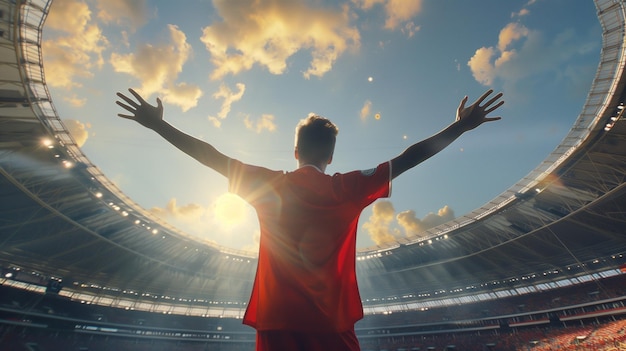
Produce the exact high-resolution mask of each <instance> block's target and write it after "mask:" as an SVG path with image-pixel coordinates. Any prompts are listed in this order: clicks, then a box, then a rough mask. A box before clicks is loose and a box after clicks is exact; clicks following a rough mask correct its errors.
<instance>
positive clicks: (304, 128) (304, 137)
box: [296, 114, 339, 163]
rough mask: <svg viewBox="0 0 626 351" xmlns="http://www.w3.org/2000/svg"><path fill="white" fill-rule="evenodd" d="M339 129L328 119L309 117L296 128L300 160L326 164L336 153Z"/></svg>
mask: <svg viewBox="0 0 626 351" xmlns="http://www.w3.org/2000/svg"><path fill="white" fill-rule="evenodd" d="M338 133H339V128H337V126H336V125H335V124H334V123H333V122H331V121H330V120H329V119H328V118H325V117H321V116H317V115H313V114H311V115H309V116H308V117H307V118H305V119H303V120H301V121H300V123H298V125H297V126H296V148H297V149H298V156H299V158H300V160H302V161H305V162H314V163H319V162H325V161H328V159H330V157H331V156H332V155H333V152H334V151H335V141H336V140H337V134H338Z"/></svg>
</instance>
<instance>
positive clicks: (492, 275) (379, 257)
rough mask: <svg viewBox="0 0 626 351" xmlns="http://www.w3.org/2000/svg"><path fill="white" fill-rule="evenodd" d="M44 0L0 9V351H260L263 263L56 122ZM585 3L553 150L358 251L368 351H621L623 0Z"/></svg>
mask: <svg viewBox="0 0 626 351" xmlns="http://www.w3.org/2000/svg"><path fill="white" fill-rule="evenodd" d="M50 5H51V1H44V0H0V77H1V79H0V173H1V177H0V198H1V199H2V201H1V202H0V269H1V270H2V276H0V291H1V293H0V349H2V350H42V351H45V350H180V351H193V350H224V351H230V350H233V351H239V350H254V344H255V332H254V330H253V329H251V328H249V327H247V326H244V325H242V323H241V318H242V316H243V313H244V311H245V309H246V304H247V301H248V298H249V294H250V290H251V288H252V283H253V279H254V274H255V269H256V260H257V258H256V256H255V255H253V254H250V253H248V252H244V251H239V250H234V249H230V248H226V247H220V246H216V245H212V244H210V243H206V242H204V241H201V240H199V239H197V238H195V237H193V236H190V235H188V234H186V233H183V232H181V231H179V230H178V229H176V228H174V227H172V226H170V225H168V224H167V223H165V222H163V221H162V220H160V219H158V218H156V217H155V216H154V215H152V214H151V213H150V212H148V211H146V210H145V209H143V208H142V207H141V206H139V205H138V204H137V203H135V202H134V201H133V200H132V199H131V198H129V197H128V196H126V195H125V194H124V193H123V192H122V191H121V190H120V189H118V188H117V186H116V185H115V184H114V183H113V182H112V181H111V180H110V179H108V178H107V177H106V176H105V175H104V174H103V173H102V172H101V171H100V170H99V169H98V167H97V165H94V164H92V163H91V161H90V160H89V159H88V158H87V156H85V155H84V154H83V152H82V151H81V149H80V148H79V147H78V146H77V144H76V142H75V141H74V140H73V138H72V136H71V135H70V134H69V132H68V130H67V129H66V128H65V126H64V125H63V123H62V122H61V117H60V116H59V115H58V113H57V111H56V110H55V107H54V104H53V101H52V99H51V96H50V93H49V91H48V87H47V85H46V80H45V76H44V67H43V59H42V53H41V36H42V29H43V24H44V22H45V19H46V16H47V14H48V10H49V7H50ZM595 6H596V9H597V16H598V21H599V22H600V24H601V27H602V38H601V40H602V51H601V55H600V62H599V63H598V67H597V71H596V75H595V78H594V80H593V83H592V85H591V87H590V89H589V93H588V95H587V100H586V101H585V104H584V106H583V109H582V111H581V112H580V114H579V116H578V117H577V118H576V121H575V123H574V125H573V126H572V127H571V129H570V131H569V133H568V134H567V136H566V137H565V138H564V139H563V140H562V141H561V143H560V144H559V145H558V147H557V148H556V149H555V150H554V151H553V152H552V153H551V154H549V155H548V156H547V157H546V158H545V160H544V161H543V162H542V163H541V164H539V165H538V166H537V167H536V168H535V169H533V170H532V171H531V172H530V173H529V174H528V175H527V176H525V177H524V178H523V179H521V180H519V181H518V182H517V183H516V184H513V185H512V186H511V187H509V188H508V189H506V190H505V191H504V192H502V193H501V194H500V195H499V196H497V197H496V198H494V199H492V200H491V201H489V202H488V203H486V204H485V205H483V206H482V207H480V208H478V209H476V210H475V211H473V212H471V213H467V214H465V215H462V216H460V217H457V218H456V219H454V220H453V221H450V222H448V223H445V224H443V225H440V226H437V227H435V228H432V229H429V230H428V232H427V233H426V234H427V235H426V236H424V237H420V238H419V239H415V240H412V239H407V240H404V241H399V242H396V243H394V244H390V245H387V246H379V247H377V248H375V249H368V250H362V251H360V252H358V253H357V262H356V263H357V274H358V281H359V287H360V291H361V296H362V299H363V305H364V311H365V318H364V319H363V320H362V321H360V322H359V323H358V324H357V325H356V332H357V336H358V337H359V340H360V343H361V347H362V349H363V350H372V351H374V350H376V351H379V350H387V351H400V350H402V351H409V350H411V351H413V350H554V349H559V350H626V318H624V317H625V316H626V275H625V274H624V273H626V185H625V184H624V182H625V180H626V124H624V120H623V113H624V104H623V102H624V101H625V99H626V87H625V85H626V72H625V70H624V69H625V67H626V2H623V1H617V0H595ZM113 258H114V259H113ZM407 282H415V283H414V284H407Z"/></svg>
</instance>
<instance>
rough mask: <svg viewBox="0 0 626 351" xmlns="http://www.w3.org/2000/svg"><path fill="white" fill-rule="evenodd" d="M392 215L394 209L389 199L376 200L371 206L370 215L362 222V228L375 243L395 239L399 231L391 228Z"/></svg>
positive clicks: (378, 243)
mask: <svg viewBox="0 0 626 351" xmlns="http://www.w3.org/2000/svg"><path fill="white" fill-rule="evenodd" d="M394 215H395V210H394V208H393V204H392V203H391V202H390V201H384V200H383V201H377V202H375V203H374V205H373V206H372V215H371V216H370V218H369V219H368V220H367V222H365V223H363V229H365V230H366V231H367V233H368V234H369V237H370V239H372V241H373V242H374V243H375V244H376V245H380V244H384V243H389V242H393V241H395V240H396V238H397V235H398V234H399V233H398V231H397V230H394V229H392V228H391V224H392V222H393V219H394Z"/></svg>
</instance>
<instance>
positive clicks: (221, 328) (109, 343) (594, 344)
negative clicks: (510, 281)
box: [0, 274, 626, 351]
mask: <svg viewBox="0 0 626 351" xmlns="http://www.w3.org/2000/svg"><path fill="white" fill-rule="evenodd" d="M625 289H626V274H623V275H619V276H615V277H612V278H605V279H602V280H601V281H592V282H588V283H585V284H580V285H576V286H571V287H566V288H560V289H555V290H550V291H544V292H537V293H533V294H527V295H519V296H515V297H509V298H501V299H497V300H491V301H484V302H477V303H470V304H461V305H458V306H447V307H440V308H432V309H429V310H425V311H408V312H398V313H392V314H381V315H368V316H366V318H365V319H364V320H363V321H361V322H359V323H358V324H357V335H359V338H360V340H361V345H362V349H363V350H364V351H383V350H385V351H398V350H404V351H412V350H417V349H419V350H420V351H423V350H466V351H485V350H513V351H528V350H533V351H548V350H550V351H551V350H560V351H568V350H592V351H604V350H609V351H618V350H626V291H625ZM0 296H2V298H0V350H16V351H48V350H61V349H62V350H77V351H89V350H95V351H100V350H103V351H104V350H120V351H126V350H138V351H142V350H155V351H158V350H172V351H196V350H198V351H199V350H216V351H248V350H253V349H254V331H253V330H252V329H251V328H249V327H247V326H244V325H242V324H241V320H240V319H234V318H205V317H193V316H180V315H168V314H162V313H150V312H143V311H132V310H131V311H127V310H122V309H115V308H111V307H104V306H96V305H87V304H83V303H80V302H74V301H70V300H68V299H66V298H63V297H60V296H55V295H49V294H47V295H41V294H39V293H35V292H28V291H23V290H19V289H15V288H10V287H7V286H3V285H0ZM566 317H567V318H566ZM533 322H536V323H533ZM93 326H98V327H102V328H103V329H102V330H99V329H94V327H93ZM103 330H104V331H103ZM111 330H115V331H116V332H111Z"/></svg>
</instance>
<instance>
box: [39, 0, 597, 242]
mask: <svg viewBox="0 0 626 351" xmlns="http://www.w3.org/2000/svg"><path fill="white" fill-rule="evenodd" d="M601 40H602V39H601V28H600V25H599V23H598V19H597V16H596V9H595V6H594V4H593V2H592V1H591V0H536V1H533V0H531V1H514V0H510V1H498V0H488V1H487V0H480V1H479V0H477V1H452V0H438V1H434V0H431V1H421V0H343V1H338V0H337V1H335V0H333V1H331V0H310V1H304V0H303V1H299V0H298V1H296V0H293V1H289V0H254V1H253V0H238V1H232V0H231V1H226V0H213V1H209V0H184V1H176V2H175V1H169V0H160V1H156V0H155V1H150V0H145V1H140V0H88V1H80V0H54V2H53V4H52V7H51V10H50V14H49V16H48V20H47V22H46V26H45V29H44V41H43V56H44V70H45V73H46V81H47V84H48V86H49V88H50V92H51V95H52V98H53V101H54V105H55V107H56V109H57V112H58V114H59V116H60V117H61V119H62V120H63V122H64V124H65V125H66V127H67V128H68V129H69V130H70V131H71V133H72V135H73V137H74V138H75V140H76V141H77V143H78V144H79V145H81V147H82V150H83V152H84V153H85V154H86V155H87V157H88V158H89V159H90V160H91V161H92V163H94V164H95V165H96V166H97V167H98V168H100V169H101V170H102V172H103V173H104V174H105V175H107V177H109V178H110V179H111V180H112V181H113V182H114V183H115V184H116V185H117V186H118V187H119V188H120V189H122V191H123V192H124V193H126V194H127V195H128V196H129V197H130V198H132V199H133V200H134V201H136V202H137V203H138V204H139V205H141V206H142V207H144V208H146V209H148V210H150V211H152V212H153V213H155V214H156V215H158V216H159V217H161V218H163V220H165V221H167V222H169V223H170V224H172V225H173V226H175V227H178V228H179V229H181V230H183V231H184V232H187V233H189V234H191V235H195V236H198V237H200V238H202V239H204V240H209V241H212V242H215V243H216V244H218V245H221V246H227V247H231V248H235V249H243V250H251V251H256V247H257V245H258V224H257V221H256V217H255V214H254V212H253V210H252V209H251V208H250V207H248V206H247V205H246V204H245V203H243V201H241V200H240V199H238V198H236V197H234V196H233V195H229V194H228V193H227V182H226V180H225V179H223V178H222V177H221V176H220V175H218V174H217V173H215V172H214V171H212V170H211V169H208V168H205V167H203V166H201V165H199V164H197V163H196V162H195V161H194V160H192V159H191V158H189V157H188V156H186V155H184V154H182V153H181V152H180V151H178V150H177V149H175V148H174V147H172V146H171V145H169V144H168V143H167V142H165V141H164V140H161V139H160V138H159V137H158V136H157V135H156V134H155V133H153V132H151V131H149V130H147V129H144V128H143V127H141V126H140V125H138V124H136V123H134V122H132V121H129V120H125V119H121V118H118V117H116V115H117V113H119V112H122V111H121V109H120V108H119V107H118V106H117V105H115V100H116V96H115V93H116V92H118V91H122V92H125V91H126V89H127V88H129V87H132V88H135V89H137V90H138V91H140V92H141V93H142V94H143V95H144V96H145V97H146V98H147V100H148V101H150V102H152V103H154V102H155V99H156V97H157V96H158V97H160V98H161V99H162V100H163V101H164V106H165V119H166V120H168V121H169V122H170V123H172V124H173V125H175V126H177V127H178V128H180V129H181V130H183V131H185V132H187V133H189V134H191V135H193V136H196V137H198V138H201V139H203V140H205V141H207V142H210V143H211V144H213V145H214V146H215V147H216V148H218V149H219V150H220V151H222V152H223V153H225V154H227V155H229V156H231V157H234V158H237V159H240V160H241V161H244V162H247V163H252V164H257V165H262V166H266V167H269V168H275V169H284V170H292V169H293V168H294V167H295V166H296V163H295V160H294V158H293V133H294V127H295V125H296V123H297V122H298V121H299V120H300V119H302V118H304V117H306V116H307V115H308V114H309V113H311V112H314V113H317V114H320V115H323V116H326V117H328V118H330V119H331V120H333V121H334V122H335V123H336V124H337V125H338V127H339V130H340V131H339V136H338V138H339V139H338V142H337V147H336V152H335V157H334V161H333V163H332V164H331V165H330V166H329V168H328V169H327V172H328V173H335V172H346V171H351V170H354V169H367V168H371V167H373V166H376V165H377V164H379V163H381V162H384V161H386V160H388V159H391V158H393V157H395V156H396V155H397V154H399V153H400V152H402V151H403V150H404V149H405V148H406V147H408V146H409V145H411V144H412V143H414V142H417V141H419V140H421V139H423V138H426V137H428V136H430V135H432V134H434V133H436V132H438V131H439V130H441V129H443V128H444V127H445V126H446V125H448V124H449V123H451V122H452V121H453V120H454V116H455V112H456V109H457V107H458V104H459V102H460V100H461V99H462V98H463V96H465V95H468V96H469V99H470V102H471V101H474V100H475V99H476V98H478V97H479V96H480V95H481V94H482V93H483V92H484V91H485V90H486V89H488V88H493V89H494V90H496V91H502V92H503V93H504V95H505V96H504V100H505V101H506V102H505V105H504V106H503V107H502V108H500V109H499V110H498V111H497V114H496V115H500V116H502V118H503V119H502V120H501V121H498V122H493V123H489V124H486V125H483V126H481V127H480V128H478V129H476V130H474V131H471V132H469V133H467V134H465V135H463V136H461V138H460V139H459V140H457V141H455V142H454V143H453V144H452V145H451V146H450V147H448V148H447V149H446V150H444V151H443V152H441V153H440V154H438V155H436V156H435V157H434V158H432V159H430V160H428V161H426V162H425V163H423V164H421V165H418V166H417V167H416V168H415V169H413V170H411V171H409V172H407V173H405V174H403V175H402V176H401V177H399V178H398V179H396V180H395V181H394V184H393V194H392V196H391V197H390V198H389V199H385V200H380V201H378V202H376V203H375V204H374V205H372V206H370V207H369V208H367V209H366V210H365V211H364V213H363V215H362V217H361V223H360V228H359V235H358V247H359V248H370V247H374V246H376V245H379V244H383V245H384V243H385V242H389V241H393V240H395V239H396V238H401V237H405V236H415V235H420V233H421V232H422V231H423V230H424V229H427V228H428V227H430V226H433V225H437V224H441V223H443V222H445V221H447V220H450V219H453V218H455V217H458V216H462V215H464V214H466V213H468V212H471V211H472V210H474V209H476V208H478V207H480V206H482V205H483V204H485V203H487V202H488V201H489V200H491V199H493V198H494V197H496V196H497V195H498V194H500V193H501V192H503V191H504V190H506V189H507V188H508V187H509V186H511V185H513V184H514V183H515V182H517V181H518V180H519V179H521V178H522V177H524V176H525V175H527V174H528V173H529V172H530V171H531V170H532V169H534V168H535V167H536V166H537V165H538V164H539V163H540V162H541V161H542V160H543V159H544V158H545V157H546V156H547V155H548V154H549V153H550V152H551V151H552V150H554V148H555V147H556V145H558V143H559V142H560V141H561V140H562V139H563V137H564V136H565V135H566V134H567V133H568V131H569V129H570V127H571V125H572V124H573V122H574V121H575V119H576V118H577V117H578V114H579V113H580V111H581V109H582V106H583V104H584V102H585V99H586V97H587V92H588V90H589V87H590V84H591V82H592V79H593V77H594V75H595V72H596V68H597V65H598V60H599V55H600V49H601ZM377 116H378V117H379V118H378V119H377V118H376V117H377Z"/></svg>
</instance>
